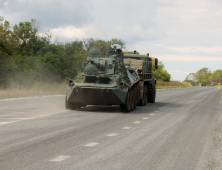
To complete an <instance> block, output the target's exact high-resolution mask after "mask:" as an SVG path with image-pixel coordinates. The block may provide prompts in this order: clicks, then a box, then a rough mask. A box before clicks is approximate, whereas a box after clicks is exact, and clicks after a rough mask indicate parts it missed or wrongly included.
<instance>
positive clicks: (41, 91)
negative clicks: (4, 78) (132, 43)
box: [0, 81, 191, 99]
mask: <svg viewBox="0 0 222 170" xmlns="http://www.w3.org/2000/svg"><path fill="white" fill-rule="evenodd" d="M66 86H67V82H63V83H60V84H59V83H41V82H35V83H34V84H33V86H32V87H29V88H25V87H22V86H19V85H18V84H16V83H12V84H11V86H10V87H8V88H6V89H2V88H0V99H6V98H17V97H31V96H43V95H53V94H65V93H66ZM190 86H191V85H190V84H189V83H186V82H182V83H181V82H164V81H157V89H169V88H181V87H183V88H185V87H190Z"/></svg>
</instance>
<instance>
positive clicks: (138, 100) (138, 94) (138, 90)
mask: <svg viewBox="0 0 222 170" xmlns="http://www.w3.org/2000/svg"><path fill="white" fill-rule="evenodd" d="M136 89H137V97H136V98H137V104H136V105H137V106H138V105H139V104H140V88H139V86H137V88H136Z"/></svg>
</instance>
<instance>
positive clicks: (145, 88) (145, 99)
mask: <svg viewBox="0 0 222 170" xmlns="http://www.w3.org/2000/svg"><path fill="white" fill-rule="evenodd" d="M143 97H144V99H143V101H144V103H143V105H146V104H147V97H148V94H147V85H145V86H144V95H143Z"/></svg>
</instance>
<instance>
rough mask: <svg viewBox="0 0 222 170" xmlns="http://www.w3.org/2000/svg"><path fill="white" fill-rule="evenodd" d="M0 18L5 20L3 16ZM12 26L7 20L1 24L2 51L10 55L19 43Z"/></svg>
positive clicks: (0, 41) (0, 44)
mask: <svg viewBox="0 0 222 170" xmlns="http://www.w3.org/2000/svg"><path fill="white" fill-rule="evenodd" d="M0 19H1V21H4V19H3V18H0ZM10 28H11V27H10V23H9V21H7V20H5V21H4V23H1V24H0V51H3V52H5V53H6V54H8V55H12V54H13V53H15V52H16V50H17V47H18V43H19V42H18V40H17V38H16V36H15V34H14V32H13V31H11V30H10Z"/></svg>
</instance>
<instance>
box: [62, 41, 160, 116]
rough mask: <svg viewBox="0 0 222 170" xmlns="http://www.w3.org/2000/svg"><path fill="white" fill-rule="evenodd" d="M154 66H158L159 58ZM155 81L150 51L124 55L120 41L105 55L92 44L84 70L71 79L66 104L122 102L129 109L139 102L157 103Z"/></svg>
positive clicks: (66, 105) (72, 106)
mask: <svg viewBox="0 0 222 170" xmlns="http://www.w3.org/2000/svg"><path fill="white" fill-rule="evenodd" d="M134 53H135V51H134ZM155 68H156V69H157V68H158V60H157V59H155ZM155 84H156V79H155V78H154V77H152V59H151V58H150V57H149V54H148V53H147V55H139V54H124V53H123V52H122V48H121V45H120V44H110V49H109V50H108V51H107V52H106V54H105V56H102V54H101V50H100V49H99V48H98V47H93V48H92V49H90V50H89V52H88V57H87V58H86V60H85V62H84V63H83V65H82V70H81V72H79V74H78V75H77V76H76V78H75V79H74V80H72V79H69V82H68V87H67V92H66V98H65V107H66V109H77V108H81V107H86V106H87V105H120V108H121V110H122V111H124V112H129V111H132V110H134V109H135V108H136V106H138V105H140V106H143V105H146V104H147V102H150V103H154V102H155V97H156V86H155Z"/></svg>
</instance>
